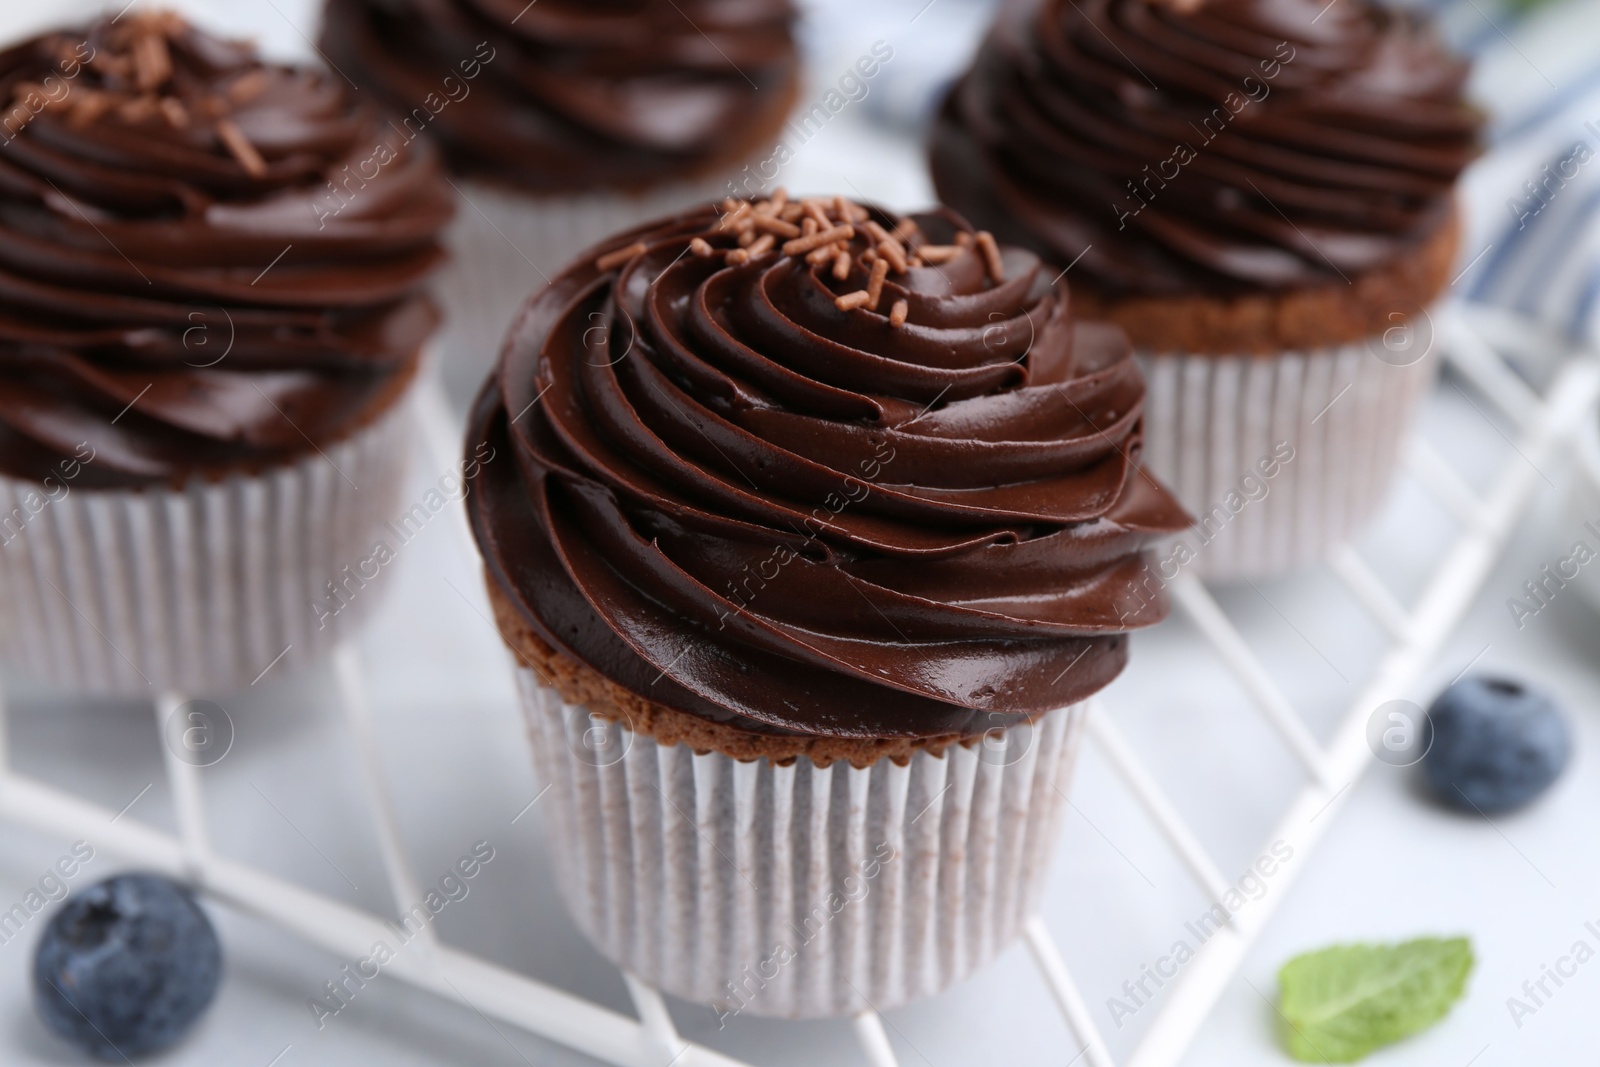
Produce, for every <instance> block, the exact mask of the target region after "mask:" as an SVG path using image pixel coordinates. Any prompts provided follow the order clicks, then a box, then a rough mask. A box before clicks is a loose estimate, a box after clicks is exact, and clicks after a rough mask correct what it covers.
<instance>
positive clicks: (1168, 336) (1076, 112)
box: [931, 0, 1479, 577]
mask: <svg viewBox="0 0 1600 1067" xmlns="http://www.w3.org/2000/svg"><path fill="white" fill-rule="evenodd" d="M1466 73H1467V71H1466V66H1465V64H1464V63H1463V62H1462V61H1460V60H1458V59H1456V58H1454V57H1452V56H1451V55H1449V54H1448V53H1447V52H1446V50H1445V49H1444V47H1443V46H1442V45H1441V44H1440V43H1439V40H1438V38H1437V36H1436V35H1435V33H1434V32H1433V31H1432V29H1431V28H1430V27H1429V26H1427V25H1426V24H1425V23H1423V22H1422V21H1421V20H1420V19H1419V17H1418V16H1415V15H1412V14H1408V13H1404V12H1400V11H1394V10H1390V9H1388V8H1384V7H1380V6H1378V5H1376V4H1374V3H1371V2H1369V0H1347V2H1344V3H1339V4H1333V5H1329V4H1327V3H1325V2H1324V0H1201V2H1188V3H1179V2H1178V0H1172V2H1170V3H1163V2H1160V0H1082V2H1078V3H1069V2H1066V0H1035V2H1031V3H1027V4H1023V5H1013V6H1012V7H1011V8H1009V9H1008V10H1007V12H1006V13H1005V14H1004V15H1003V16H1002V18H1001V19H1000V21H999V22H998V23H997V25H996V26H995V28H994V30H993V32H992V33H991V35H990V37H989V38H988V40H987V41H986V42H985V44H984V45H983V47H982V49H981V51H980V54H979V56H978V58H977V60H976V61H975V63H974V65H973V67H972V69H971V71H969V72H968V73H967V75H966V76H965V77H964V78H963V79H962V80H961V81H960V82H958V83H957V85H956V87H955V88H954V90H953V91H952V92H951V94H950V96H949V97H948V99H947V100H946V102H945V104H944V107H943V108H942V111H941V114H940V117H939V120H938V122H937V124H936V127H935V131H934V134H933V139H932V149H931V151H932V167H933V174H934V179H935V182H936V184H937V187H938V190H939V195H940V196H941V198H942V199H943V200H944V201H945V202H946V203H948V204H950V205H952V206H954V207H955V208H957V209H958V210H960V211H962V212H964V213H966V214H967V216H968V217H969V218H971V219H973V220H974V222H976V223H977V224H979V225H983V226H987V227H989V228H990V229H992V230H993V231H994V232H995V233H996V234H997V235H999V236H1000V238H1001V239H1003V240H1010V241H1015V242H1018V243H1020V244H1024V245H1026V246H1028V247H1030V248H1032V249H1034V250H1035V251H1037V252H1038V253H1039V254H1040V255H1042V256H1044V257H1045V258H1046V259H1047V260H1049V261H1051V262H1053V263H1055V264H1057V265H1058V266H1059V267H1063V268H1065V267H1069V266H1070V267H1071V270H1072V275H1071V276H1072V279H1073V291H1074V292H1075V293H1077V294H1078V295H1079V297H1080V310H1082V311H1083V312H1084V313H1085V314H1092V315H1095V316H1103V317H1106V318H1109V319H1111V320H1113V321H1115V322H1117V323H1118V324H1120V325H1121V326H1123V327H1124V328H1125V329H1126V330H1127V331H1128V333H1129V334H1130V335H1131V336H1132V338H1133V341H1134V344H1135V345H1136V346H1137V347H1138V350H1139V354H1140V357H1141V359H1142V360H1143V362H1144V366H1145V372H1146V378H1147V379H1148V380H1149V382H1150V403H1149V408H1148V411H1147V414H1148V422H1147V433H1148V444H1147V448H1146V456H1147V459H1148V462H1149V464H1150V467H1151V470H1152V471H1154V472H1155V473H1156V474H1157V476H1159V477H1161V478H1162V479H1163V480H1164V481H1165V482H1167V484H1169V485H1171V486H1172V487H1173V488H1174V491H1175V492H1176V493H1177V495H1178V497H1179V499H1180V500H1182V501H1183V503H1184V505H1185V506H1186V507H1188V508H1189V509H1190V510H1191V511H1193V512H1194V513H1196V514H1197V515H1198V516H1199V517H1200V525H1199V527H1198V528H1197V529H1196V531H1195V532H1194V534H1192V535H1191V536H1190V537H1189V538H1188V540H1187V542H1186V547H1185V549H1184V550H1183V551H1182V552H1180V553H1178V554H1176V555H1175V556H1174V557H1173V558H1174V559H1175V560H1176V561H1177V563H1179V564H1180V565H1181V564H1188V563H1192V564H1193V566H1194V567H1195V569H1196V570H1197V571H1199V572H1200V573H1203V574H1208V575H1211V576H1214V577H1229V576H1236V575H1250V574H1261V573H1266V572H1271V571H1276V570H1281V569H1285V568H1288V567H1292V566H1295V565H1298V564H1302V563H1305V562H1308V561H1311V560H1315V559H1318V558H1320V557H1322V556H1323V555H1325V554H1326V553H1327V552H1328V551H1329V549H1331V548H1332V547H1334V546H1336V545H1337V544H1339V543H1340V542H1341V541H1343V540H1344V539H1346V538H1348V537H1349V536H1350V535H1351V534H1353V533H1354V532H1356V531H1357V530H1358V529H1359V528H1360V526H1361V525H1362V523H1363V522H1364V521H1365V520H1366V519H1367V518H1368V517H1369V516H1370V515H1371V513H1372V512H1373V511H1374V510H1375V509H1376V507H1377V505H1378V504H1379V503H1380V502H1381V501H1382V499H1383V497H1384V496H1385V494H1386V492H1387V490H1388V486H1389V483H1390V481H1391V478H1392V475H1393V472H1394V470H1395V467H1396V465H1397V460H1398V453H1399V448H1400V444H1401V442H1402V441H1403V439H1404V436H1405V434H1406V432H1407V430H1408V429H1409V427H1410V425H1411V423H1412V421H1413V418H1414V416H1415V414H1416V412H1417V409H1418V407H1419V405H1420V402H1421V399H1422V398H1423V396H1424V395H1425V394H1426V393H1427V391H1428V389H1429V388H1430V386H1431V384H1432V382H1433V379H1434V375H1435V373H1436V371H1437V364H1438V358H1437V357H1436V356H1434V355H1433V354H1432V352H1431V349H1432V341H1433V331H1432V323H1431V319H1430V318H1429V312H1428V306H1429V305H1430V303H1431V302H1432V301H1433V300H1434V299H1435V298H1436V297H1437V296H1438V295H1439V294H1440V293H1441V291H1442V290H1443V288H1444V287H1445V284H1446V282H1447V281H1448V279H1449V277H1450V266H1451V262H1452V259H1453V257H1454V254H1455V251H1456V237H1457V222H1456V206H1455V199H1454V187H1455V181H1456V178H1457V176H1458V175H1459V174H1460V172H1461V170H1462V168H1463V167H1465V165H1466V164H1467V163H1468V162H1469V161H1470V160H1471V158H1472V157H1473V155H1474V153H1475V150H1476V143H1477V142H1476V139H1477V130H1478V126H1479V116H1478V114H1477V113H1476V112H1475V111H1474V110H1473V109H1472V108H1470V107H1469V106H1468V105H1467V104H1466V103H1464V102H1463V98H1462V85H1463V82H1464V80H1465V77H1466Z"/></svg>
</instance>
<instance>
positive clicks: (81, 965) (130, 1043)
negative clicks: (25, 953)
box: [33, 874, 222, 1062]
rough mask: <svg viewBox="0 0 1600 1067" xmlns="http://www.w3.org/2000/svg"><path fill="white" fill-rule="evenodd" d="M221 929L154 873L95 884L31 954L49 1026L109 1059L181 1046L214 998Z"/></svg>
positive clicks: (63, 912)
mask: <svg viewBox="0 0 1600 1067" xmlns="http://www.w3.org/2000/svg"><path fill="white" fill-rule="evenodd" d="M221 976H222V949H221V946H220V945H219V944H218V943H217V932H216V931H215V930H213V929H212V927H211V922H210V920H209V919H207V918H206V916H205V912H203V911H201V910H200V906H199V905H198V904H196V903H195V900H194V897H193V896H192V895H191V894H190V893H189V890H188V889H186V888H184V887H183V886H181V885H178V884H177V883H175V882H171V881H168V880H167V879H165V878H160V877H157V876H155V875H149V874H124V875H118V876H117V877H115V878H108V879H106V880H105V881H103V882H100V883H97V884H95V885H92V886H89V887H88V888H86V889H84V890H83V891H81V892H80V893H78V894H77V895H76V896H74V897H72V898H71V899H70V900H68V901H67V902H66V904H65V905H63V906H62V908H61V910H60V911H59V912H57V913H56V915H55V917H54V918H52V919H51V920H50V925H49V926H48V927H47V928H46V929H45V932H44V936H43V937H41V938H40V939H39V948H38V951H37V953H36V955H35V956H34V960H33V992H34V1000H35V1002H36V1003H37V1005H38V1009H39V1015H40V1016H41V1017H42V1018H43V1019H44V1021H45V1025H47V1026H48V1027H49V1028H50V1029H51V1030H54V1031H55V1032H56V1033H57V1034H59V1035H60V1036H62V1037H63V1038H65V1039H66V1040H68V1041H70V1042H71V1043H72V1044H73V1045H76V1046H77V1047H78V1048H80V1049H82V1050H84V1051H85V1052H88V1053H90V1054H91V1055H93V1056H95V1057H97V1058H99V1059H102V1060H115V1061H119V1062H120V1061H122V1060H123V1059H124V1057H132V1056H138V1055H141V1054H144V1053H150V1052H159V1051H160V1050H162V1049H164V1048H167V1047H169V1046H171V1045H174V1044H176V1043H177V1042H178V1041H179V1040H180V1039H181V1038H182V1037H183V1036H184V1034H185V1033H187V1032H188V1030H189V1027H190V1026H191V1025H192V1024H193V1023H194V1021H195V1020H196V1019H198V1018H199V1017H200V1014H201V1013H202V1012H204V1011H205V1010H206V1006H207V1005H209V1004H210V1003H211V998H212V997H214V996H215V995H216V992H217V982H218V981H219V979H220V978H221Z"/></svg>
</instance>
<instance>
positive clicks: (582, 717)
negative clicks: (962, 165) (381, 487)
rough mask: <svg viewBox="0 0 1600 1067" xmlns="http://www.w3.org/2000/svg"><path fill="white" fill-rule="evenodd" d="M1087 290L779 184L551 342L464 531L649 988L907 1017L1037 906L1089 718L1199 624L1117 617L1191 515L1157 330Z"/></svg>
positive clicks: (561, 793) (558, 786)
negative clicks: (1164, 483) (1172, 442)
mask: <svg viewBox="0 0 1600 1067" xmlns="http://www.w3.org/2000/svg"><path fill="white" fill-rule="evenodd" d="M1056 273H1057V272H1056V271H1055V269H1053V268H1046V267H1045V266H1044V265H1043V264H1042V263H1041V262H1040V260H1039V258H1038V257H1037V256H1035V255H1033V254H1032V253H1029V252H1027V251H1024V250H1021V249H1003V248H1001V247H998V246H997V245H996V244H995V243H994V241H993V239H992V237H991V236H990V235H989V234H987V233H977V234H975V233H973V232H972V231H971V230H970V228H968V227H967V226H966V225H965V223H963V222H961V221H960V220H959V219H957V218H956V217H955V216H954V215H952V214H950V213H947V212H934V213H930V214H925V215H918V216H914V217H908V218H901V217H899V216H895V215H892V214H889V213H886V212H883V211H880V210H875V209H868V208H865V207H862V206H860V205H857V204H854V203H851V202H849V201H847V200H844V199H843V198H837V199H828V200H806V201H803V202H795V201H790V200H787V199H786V198H785V196H784V195H783V193H782V191H781V190H779V191H778V192H777V193H775V194H774V196H773V198H772V199H770V200H764V201H760V202H749V201H740V202H739V203H737V204H736V205H734V206H733V207H732V209H731V210H730V211H729V213H728V214H726V215H724V214H722V212H721V211H720V210H719V209H717V208H713V207H709V206H708V207H705V208H702V209H701V210H699V211H697V212H689V213H685V214H682V215H678V216H675V217H670V218H667V219H663V220H660V221H658V222H656V223H653V224H647V225H645V226H642V227H639V228H637V229H635V230H633V231H631V232H628V233H623V234H620V235H618V236H617V237H615V238H613V239H611V240H610V241H608V242H606V243H605V244H603V245H601V246H599V247H597V248H595V249H593V250H591V251H589V252H587V253H585V254H584V255H583V256H582V257H581V258H580V259H579V260H578V261H577V262H575V263H574V264H572V266H571V267H570V268H569V269H567V270H565V271H563V272H562V273H561V274H560V275H559V276H558V277H557V278H556V280H555V282H554V283H553V284H552V285H550V286H549V287H546V288H544V289H542V290H541V291H540V292H538V293H537V294H536V295H535V296H534V298H533V299H532V300H530V301H529V302H528V304H527V305H526V307H525V308H524V310H523V311H522V313H521V314H520V315H519V316H518V318H517V320H516V322H515V323H514V325H513V326H512V330H511V333H510V336H509V338H508V339H507V343H506V345H505V348H504V351H503V355H502V359H501V363H500V366H499V368H498V369H497V371H496V372H495V374H494V375H493V376H492V377H491V378H490V380H489V382H488V383H487V384H486V386H485V388H484V390H483V393H482V394H481V396H480V397H479V400H478V403H477V405H476V407H475V410H474V412H473V416H472V419H471V428H470V430H469V439H470V440H472V441H487V442H489V444H490V445H491V446H492V447H493V448H494V450H495V452H496V453H497V454H500V455H506V456H510V457H512V458H511V459H509V460H503V461H501V462H497V463H495V464H493V465H492V466H490V465H485V466H484V467H483V468H482V470H481V472H480V473H479V475H478V477H477V479H476V482H475V485H474V489H473V492H472V493H471V494H470V495H469V496H468V497H467V506H468V511H469V514H470V515H471V518H472V524H473V530H474V533H475V535H476V537H477V541H478V545H479V547H480V549H481V550H482V552H483V555H484V560H485V564H486V570H487V572H488V580H489V595H490V601H491V603H492V604H493V605H494V610H495V613H496V618H497V620H498V622H499V625H500V629H501V633H502V634H503V635H504V637H505V640H506V642H507V643H508V644H509V645H510V646H511V648H512V649H513V650H514V651H515V652H516V654H517V656H518V658H519V660H520V662H521V664H522V668H523V669H522V670H521V671H520V672H519V675H520V678H521V681H522V683H523V686H524V693H525V697H526V710H527V714H528V719H529V724H530V727H531V733H532V738H533V750H534V762H535V765H536V767H537V769H538V772H539V776H540V778H541V779H542V780H543V781H544V782H545V783H546V785H547V788H549V789H550V793H551V797H550V799H549V800H547V801H545V803H544V807H543V808H542V809H541V810H542V811H544V813H545V816H544V817H545V819H546V820H547V825H548V826H549V830H550V836H551V839H552V844H553V847H554V849H555V853H556V856H557V860H558V862H557V864H556V869H557V871H558V872H559V875H560V879H561V887H562V890H563V892H564V895H565V897H566V900H567V904H568V906H569V908H570V909H571V910H572V912H573V914H574V916H575V917H576V919H577V921H578V924H579V926H580V927H581V928H582V929H583V930H584V932H585V933H586V934H587V935H588V936H589V937H590V938H591V939H592V940H593V941H594V942H595V944H596V945H597V946H598V947H599V948H600V950H601V951H602V952H604V953H605V954H606V955H608V956H609V957H610V958H611V959H613V960H615V961H616V962H617V963H618V964H619V965H620V966H622V967H624V968H626V969H627V970H628V971H629V972H630V973H632V974H635V975H637V976H639V977H640V978H642V979H644V980H645V981H648V982H650V983H652V984H654V985H657V986H659V987H660V988H662V989H665V990H667V991H669V992H671V993H675V994H677V995H679V996H682V997H685V998H688V999H691V1000H698V1001H701V1002H704V1003H711V1004H712V1005H713V1007H714V1008H715V1009H716V1010H717V1011H718V1012H719V1013H721V1014H729V1013H732V1014H737V1013H739V1012H742V1011H749V1012H750V1013H752V1014H757V1015H776V1016H786V1017H807V1016H826V1015H842V1014H849V1013H853V1012H859V1011H865V1010H867V1009H869V1008H874V1007H876V1008H884V1009H886V1008H890V1007H894V1006H896V1005H899V1004H903V1003H905V1002H907V1001H909V1000H913V999H916V998H919V997H926V996H931V995H933V994H935V993H938V992H939V991H941V990H943V989H946V988H948V987H949V986H950V985H952V984H954V983H955V982H957V981H959V980H960V979H962V978H963V977H965V976H966V975H968V974H970V973H972V972H973V971H975V970H977V969H978V968H979V967H981V966H983V965H984V964H986V963H988V962H989V961H990V960H992V959H993V958H994V957H995V956H996V955H998V954H999V953H1000V952H1002V951H1003V950H1004V949H1005V948H1006V946H1007V945H1009V944H1010V943H1012V941H1014V940H1015V938H1016V937H1017V935H1018V933H1019V932H1020V930H1021V927H1022V924H1023V922H1025V921H1026V920H1027V919H1028V918H1029V917H1030V916H1031V915H1032V914H1033V912H1034V909H1035V908H1036V907H1037V904H1038V901H1039V898H1040V895H1041V893H1042V891H1043V887H1044V884H1045V879H1046V877H1047V876H1048V873H1049V870H1050V860H1051V854H1052V852H1053V849H1054V843H1055V841H1056V838H1057V836H1058V835H1057V830H1058V827H1059V820H1060V815H1061V813H1062V811H1063V809H1064V805H1065V798H1066V790H1067V785H1068V778H1069V776H1070V773H1071V767H1072V758H1073V756H1074V754H1075V752H1076V751H1077V746H1078V742H1079V739H1080V738H1081V736H1082V731H1083V727H1084V721H1085V715H1086V712H1087V707H1088V705H1087V704H1086V703H1085V702H1086V701H1087V699H1088V698H1089V697H1090V696H1091V695H1092V694H1094V693H1096V692H1097V691H1099V690H1100V689H1101V688H1103V687H1104V686H1106V685H1107V684H1109V683H1110V682H1111V680H1112V679H1113V678H1115V677H1116V676H1117V675H1118V674H1119V673H1120V672H1121V671H1122V669H1123V667H1124V666H1125V664H1126V663H1127V659H1128V652H1129V650H1128V643H1129V641H1128V634H1129V632H1130V631H1132V630H1135V629H1138V628H1140V627H1144V626H1148V625H1150V624H1152V623H1155V622H1157V621H1158V620H1160V619H1161V618H1162V617H1163V615H1164V614H1165V613H1166V602H1165V601H1164V600H1163V599H1161V597H1160V596H1159V595H1155V596H1152V597H1150V598H1149V599H1147V600H1142V601H1140V602H1139V603H1138V604H1136V605H1132V606H1131V607H1130V606H1129V605H1127V604H1125V603H1124V600H1125V598H1124V596H1123V592H1124V590H1126V589H1127V588H1128V587H1130V586H1131V585H1132V584H1133V583H1135V582H1137V581H1138V580H1139V578H1140V576H1141V574H1142V573H1143V572H1144V570H1145V567H1146V564H1145V558H1144V554H1143V551H1142V550H1143V548H1144V547H1145V545H1146V544H1147V543H1148V542H1149V541H1150V540H1151V539H1153V538H1157V537H1160V536H1162V535H1164V534H1168V533H1171V532H1174V531H1177V530H1180V529H1182V528H1183V527H1184V526H1185V525H1186V524H1187V522H1188V517H1187V516H1186V515H1184V514H1183V512H1182V510H1181V509H1180V508H1179V507H1178V506H1177V504H1176V503H1175V502H1174V501H1173V500H1172V498H1171V497H1170V496H1169V495H1168V494H1167V492H1166V491H1165V490H1164V489H1162V488H1161V487H1160V486H1159V485H1157V484H1156V483H1155V482H1154V481H1153V480H1151V479H1150V478H1149V477H1148V476H1147V475H1146V474H1145V473H1144V472H1143V471H1142V470H1141V469H1140V467H1139V454H1140V437H1141V413H1142V410H1143V399H1144V384H1143V382H1142V381H1141V380H1140V377H1139V370H1138V367H1137V365H1136V364H1135V362H1134V360H1133V354H1132V349H1131V346H1130V345H1129V344H1128V341H1127V338H1126V337H1125V336H1124V335H1123V334H1122V332H1121V331H1120V330H1118V329H1116V328H1115V327H1114V326H1109V325H1107V324H1104V323H1086V322H1083V321H1081V320H1079V319H1077V318H1076V317H1075V316H1074V314H1073V312H1072V309H1071V307H1070V304H1069V300H1068V294H1067V291H1066V287H1065V286H1064V285H1062V284H1057V283H1056V281H1055V280H1054V279H1055V277H1056ZM830 901H834V903H830ZM841 901H848V904H846V903H842V902H841Z"/></svg>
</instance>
